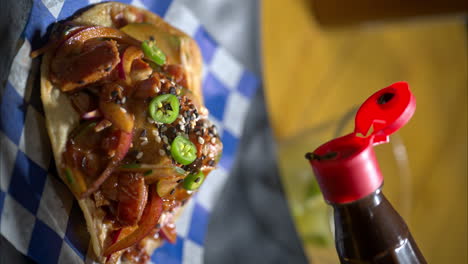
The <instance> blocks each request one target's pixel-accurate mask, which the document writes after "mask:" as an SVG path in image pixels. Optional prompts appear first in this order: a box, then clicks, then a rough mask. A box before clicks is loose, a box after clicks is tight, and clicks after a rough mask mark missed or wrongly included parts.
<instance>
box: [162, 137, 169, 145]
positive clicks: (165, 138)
mask: <svg viewBox="0 0 468 264" xmlns="http://www.w3.org/2000/svg"><path fill="white" fill-rule="evenodd" d="M163 141H164V143H166V144H169V143H168V140H167V137H166V136H163Z"/></svg>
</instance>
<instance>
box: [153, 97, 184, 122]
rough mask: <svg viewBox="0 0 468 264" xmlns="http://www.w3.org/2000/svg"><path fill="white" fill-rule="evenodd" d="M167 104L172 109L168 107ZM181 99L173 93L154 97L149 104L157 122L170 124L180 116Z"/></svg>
mask: <svg viewBox="0 0 468 264" xmlns="http://www.w3.org/2000/svg"><path fill="white" fill-rule="evenodd" d="M167 105H169V106H170V109H167V107H166V106H167ZM179 107H180V104H179V99H177V96H175V95H173V94H163V95H159V96H156V97H155V98H153V99H152V100H151V102H150V104H149V108H148V110H149V114H150V116H151V118H153V119H154V121H156V122H160V123H165V124H170V123H172V122H174V121H175V120H176V119H177V117H178V116H179Z"/></svg>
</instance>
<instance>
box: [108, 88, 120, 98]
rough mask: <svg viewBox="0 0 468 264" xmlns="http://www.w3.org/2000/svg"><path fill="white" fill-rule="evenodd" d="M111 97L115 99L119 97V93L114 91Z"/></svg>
mask: <svg viewBox="0 0 468 264" xmlns="http://www.w3.org/2000/svg"><path fill="white" fill-rule="evenodd" d="M110 95H111V98H112V99H115V98H116V97H117V95H119V93H118V92H117V91H116V90H114V91H112V92H111V94H110Z"/></svg>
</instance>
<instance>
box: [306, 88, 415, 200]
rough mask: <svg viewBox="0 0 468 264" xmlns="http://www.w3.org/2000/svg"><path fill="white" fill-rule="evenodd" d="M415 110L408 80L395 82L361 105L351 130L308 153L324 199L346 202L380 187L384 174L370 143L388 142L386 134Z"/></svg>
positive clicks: (395, 128)
mask: <svg viewBox="0 0 468 264" xmlns="http://www.w3.org/2000/svg"><path fill="white" fill-rule="evenodd" d="M415 110H416V100H415V98H414V96H413V94H412V93H411V91H410V90H409V87H408V83H406V82H397V83H394V84H392V85H391V86H389V87H387V88H384V89H382V90H380V91H378V92H376V93H375V94H373V95H372V96H371V97H369V98H368V99H367V100H366V101H365V102H364V103H363V104H362V105H361V107H360V108H359V110H358V112H357V114H356V118H355V129H354V132H353V133H351V134H349V135H346V136H344V137H340V138H336V139H334V140H331V141H329V142H327V143H325V144H323V145H322V146H320V147H318V148H317V149H316V150H315V151H314V152H312V153H308V154H307V158H308V159H309V160H310V164H311V165H312V168H313V170H314V173H315V176H316V178H317V181H318V183H319V185H320V189H321V190H322V193H323V196H324V198H325V200H327V201H328V202H331V203H349V202H353V201H356V200H358V199H360V198H363V197H365V196H367V195H369V194H371V193H373V192H374V191H375V190H377V189H378V188H380V186H381V185H382V182H383V177H382V174H381V172H380V168H379V165H378V163H377V160H376V158H375V153H374V149H373V146H374V145H378V144H381V143H387V142H389V135H390V134H392V133H393V132H395V131H397V130H398V129H400V128H401V127H402V126H404V125H405V124H406V123H407V122H408V121H409V120H410V119H411V117H412V116H413V114H414V111H415Z"/></svg>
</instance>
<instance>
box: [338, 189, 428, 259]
mask: <svg viewBox="0 0 468 264" xmlns="http://www.w3.org/2000/svg"><path fill="white" fill-rule="evenodd" d="M332 206H333V213H334V220H335V243H336V249H337V252H338V256H339V258H340V261H341V263H343V264H344V263H349V264H357V263H359V264H364V263H375V264H387V263H389V264H390V263H411V264H419V263H426V261H425V259H424V257H423V255H422V254H421V251H420V250H419V248H418V246H417V245H416V242H415V241H414V239H413V236H412V235H411V233H410V231H409V229H408V227H407V226H406V223H405V221H404V220H403V218H401V216H400V215H399V214H398V213H397V211H396V210H395V209H394V208H393V206H392V205H391V204H390V202H389V201H388V200H387V198H385V196H384V195H383V193H382V192H381V190H380V189H378V190H377V191H375V192H374V193H372V194H370V195H368V196H366V197H364V198H361V199H359V200H357V201H354V202H351V203H344V204H332Z"/></svg>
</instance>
